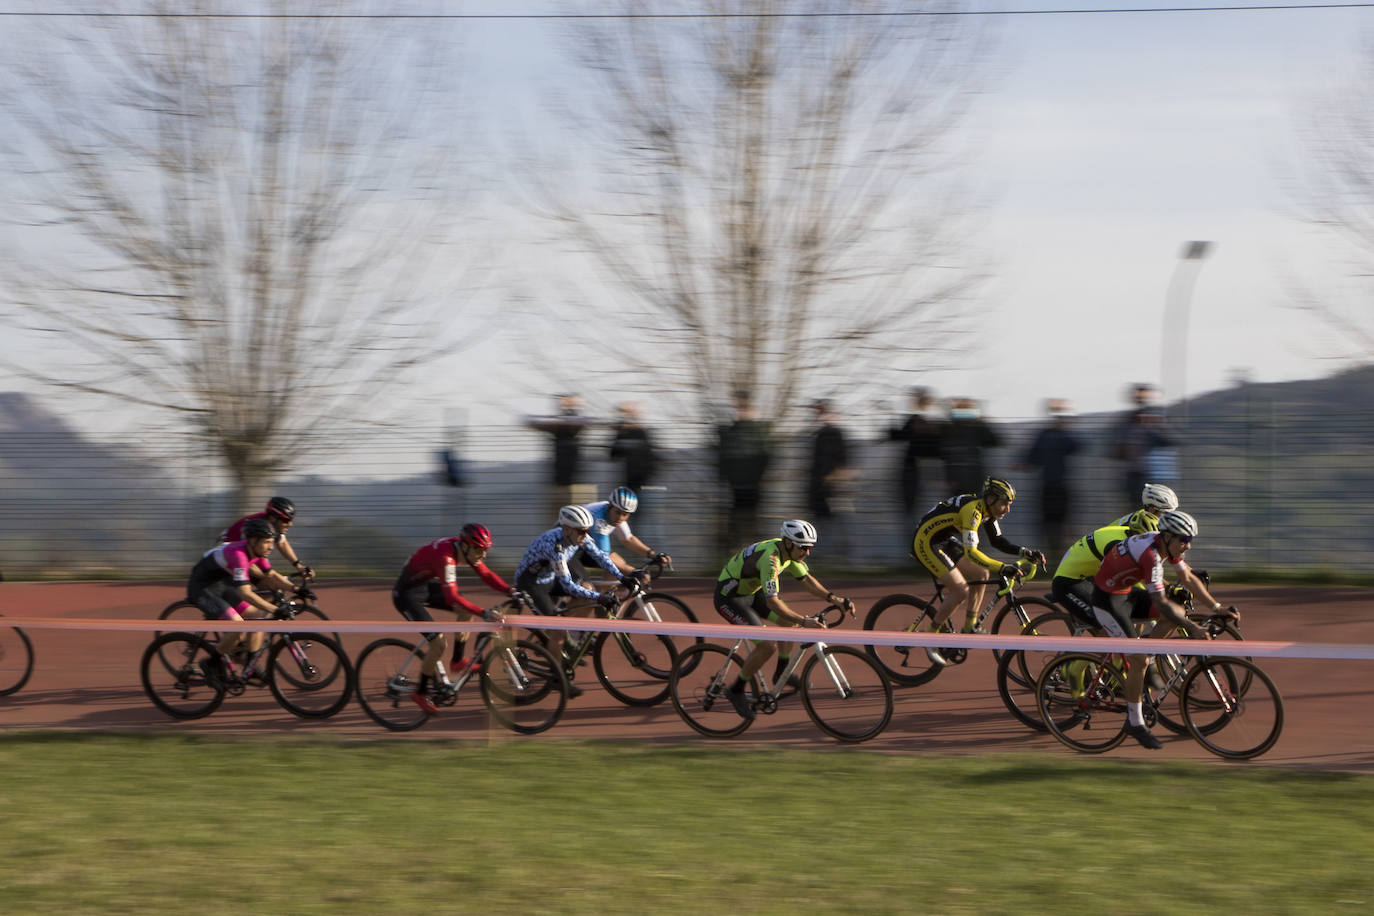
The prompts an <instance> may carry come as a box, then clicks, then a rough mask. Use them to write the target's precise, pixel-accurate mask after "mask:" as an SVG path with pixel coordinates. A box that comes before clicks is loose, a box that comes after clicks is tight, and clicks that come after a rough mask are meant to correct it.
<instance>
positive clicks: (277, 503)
mask: <svg viewBox="0 0 1374 916" xmlns="http://www.w3.org/2000/svg"><path fill="white" fill-rule="evenodd" d="M267 514H268V515H275V516H276V517H277V518H279V519H282V520H283V521H288V522H289V521H291V520H292V519H294V518H295V517H296V504H295V503H293V502H292V501H291V500H289V499H287V498H286V497H285V496H273V497H272V498H271V499H269V500H268V501H267Z"/></svg>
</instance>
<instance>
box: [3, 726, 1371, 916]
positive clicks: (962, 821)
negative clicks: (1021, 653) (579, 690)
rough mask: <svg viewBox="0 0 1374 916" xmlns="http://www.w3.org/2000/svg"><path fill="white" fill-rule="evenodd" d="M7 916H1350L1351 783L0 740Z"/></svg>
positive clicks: (71, 738)
mask: <svg viewBox="0 0 1374 916" xmlns="http://www.w3.org/2000/svg"><path fill="white" fill-rule="evenodd" d="M0 773H3V780H4V795H3V802H0V811H3V830H0V901H3V908H4V910H5V911H6V912H10V913H50V912H63V913H131V914H134V913H137V914H144V913H179V914H184V913H235V914H242V913H282V914H296V913H323V912H331V913H382V912H386V913H400V912H429V913H456V912H471V913H521V914H537V913H588V914H600V913H720V914H733V913H780V914H781V913H797V912H803V911H804V912H808V913H815V912H862V913H1040V912H1053V913H1056V914H1073V913H1083V912H1088V911H1095V912H1102V913H1209V912H1222V911H1229V912H1232V913H1255V912H1283V913H1330V912H1346V911H1348V912H1368V911H1369V910H1370V909H1371V908H1374V866H1371V861H1372V860H1374V778H1372V777H1369V776H1362V775H1347V774H1331V773H1311V772H1285V771H1276V770H1264V769H1257V768H1256V769H1247V768H1245V767H1244V766H1226V765H1215V766H1196V765H1185V764H1173V763H1166V764H1131V763H1128V762H1122V761H1113V760H1110V759H1106V758H1063V757H1054V758H1048V757H1047V758H1035V757H989V758H981V759H980V758H967V757H963V758H949V759H931V758H927V757H919V758H918V757H909V756H898V755H881V754H876V753H865V752H863V751H862V750H859V751H855V750H854V749H846V748H836V749H831V750H826V751H817V752H798V751H777V750H745V749H738V748H721V747H706V746H691V747H682V746H674V747H654V748H646V747H641V746H637V745H632V744H587V745H580V744H572V743H568V742H558V743H539V742H519V741H511V742H509V743H505V744H500V745H496V746H487V745H485V744H458V743H450V742H406V743H405V744H401V743H398V742H387V741H376V742H346V743H345V742H339V743H324V742H312V741H306V740H282V739H274V740H230V741H215V740H197V739H191V738H182V737H164V736H156V737H125V736H99V735H97V736H79V735H67V734H62V735H33V734H25V735H20V736H14V735H11V736H6V737H3V738H0Z"/></svg>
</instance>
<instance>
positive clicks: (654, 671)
mask: <svg viewBox="0 0 1374 916" xmlns="http://www.w3.org/2000/svg"><path fill="white" fill-rule="evenodd" d="M663 565H664V564H663V563H662V562H661V561H659V560H657V559H656V560H655V561H653V562H651V563H649V564H648V565H647V566H645V567H644V568H645V569H646V570H651V571H650V573H649V577H650V580H651V581H652V578H653V576H654V575H655V573H654V572H652V569H653V568H654V567H655V566H656V567H657V568H658V569H659V570H660V571H661V570H662V569H663ZM620 587H622V588H624V586H620ZM560 604H561V606H562V607H563V608H564V609H579V608H584V607H587V606H588V605H586V604H582V603H576V604H573V603H570V602H568V601H567V600H566V599H564V600H563V601H562V602H560ZM665 612H666V613H667V614H668V616H669V619H676V620H681V621H683V622H688V623H696V615H695V614H694V613H693V612H692V609H691V608H689V607H687V605H686V604H684V603H683V602H682V601H680V600H679V599H677V598H674V597H673V596H672V595H665V594H663V593H661V592H645V591H644V589H643V588H642V587H640V586H635V587H630V588H626V596H625V598H624V599H623V600H622V601H620V602H619V603H618V604H617V605H616V606H615V607H614V608H612V609H610V610H606V609H604V608H601V607H596V608H595V610H594V613H595V614H596V616H597V617H598V618H599V619H606V620H649V621H653V622H656V623H657V622H662V621H663V619H664V614H665ZM526 634H527V635H526V636H525V638H526V639H529V640H531V641H536V642H539V643H540V644H541V645H543V646H545V647H547V646H548V644H549V641H548V634H547V632H546V631H545V630H544V629H538V630H526ZM680 639H682V640H683V641H684V642H688V643H703V642H705V640H703V639H701V638H700V637H697V638H696V639H695V640H693V638H692V637H680ZM588 653H591V657H592V665H593V670H594V671H595V672H596V679H597V681H598V682H599V683H600V684H601V686H602V687H604V688H606V692H607V693H609V694H610V695H611V696H612V697H614V698H615V699H616V700H617V701H619V702H620V703H623V704H625V705H626V706H636V707H649V706H657V705H658V704H659V703H662V702H663V701H664V700H666V699H667V698H668V681H669V679H670V678H671V677H672V674H673V668H674V665H675V664H676V662H677V659H678V657H679V652H678V649H677V644H676V643H675V642H674V638H673V637H671V636H667V635H664V634H659V633H620V632H593V631H580V632H579V631H569V632H568V633H567V635H566V637H565V638H564V640H563V651H562V653H561V659H560V661H561V664H562V668H563V673H564V676H565V677H567V679H568V683H569V684H571V683H572V682H573V680H574V678H575V676H576V673H577V669H578V667H579V666H580V665H582V664H583V661H584V659H585V658H586V656H587V654H588ZM693 664H695V663H693Z"/></svg>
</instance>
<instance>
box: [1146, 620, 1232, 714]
mask: <svg viewBox="0 0 1374 916" xmlns="http://www.w3.org/2000/svg"><path fill="white" fill-rule="evenodd" d="M1188 617H1189V618H1190V619H1191V620H1192V621H1193V622H1194V623H1199V624H1202V625H1204V626H1206V625H1209V624H1210V622H1211V617H1210V616H1209V615H1206V614H1189V615H1188ZM1171 638H1174V639H1187V638H1188V636H1187V634H1180V633H1175V634H1173V637H1171ZM1212 638H1213V639H1214V640H1215V639H1232V640H1239V641H1243V640H1244V639H1245V637H1243V636H1241V635H1240V630H1238V629H1236V627H1235V626H1234V625H1232V624H1229V623H1228V624H1226V625H1225V626H1222V627H1220V628H1218V629H1215V630H1214V631H1213V636H1212ZM1200 657H1201V656H1196V655H1193V656H1179V655H1157V656H1155V660H1154V669H1155V671H1156V672H1157V673H1158V674H1159V676H1160V678H1161V679H1162V680H1163V681H1164V682H1165V683H1166V684H1168V685H1169V688H1170V690H1171V691H1172V692H1173V693H1174V694H1175V695H1180V691H1181V690H1182V687H1183V680H1184V678H1185V677H1186V676H1187V671H1188V668H1190V667H1191V666H1192V664H1193V663H1196V661H1197V660H1198V659H1199V658H1200ZM1243 657H1244V658H1246V659H1247V661H1254V659H1251V658H1249V657H1248V656H1243ZM1237 673H1241V672H1237ZM1252 675H1253V672H1251V671H1248V670H1247V671H1245V672H1244V673H1243V677H1244V681H1243V682H1242V683H1240V684H1238V685H1237V687H1236V691H1237V692H1238V693H1239V694H1240V695H1241V696H1244V695H1245V693H1246V691H1248V690H1249V689H1250V678H1251V677H1252ZM1192 702H1194V703H1198V704H1204V705H1201V706H1200V708H1204V709H1205V708H1207V707H1206V705H1205V704H1207V703H1209V702H1215V701H1213V700H1210V699H1208V698H1206V697H1203V696H1201V695H1199V696H1196V697H1195V698H1194V699H1193V701H1192ZM1211 708H1213V709H1215V708H1216V707H1215V706H1213V707H1211ZM1177 726H1178V727H1177V728H1176V729H1174V730H1175V731H1177V732H1178V733H1179V734H1180V735H1182V734H1185V733H1186V732H1187V729H1186V728H1185V727H1184V725H1183V723H1182V722H1181V721H1180V722H1178V723H1177Z"/></svg>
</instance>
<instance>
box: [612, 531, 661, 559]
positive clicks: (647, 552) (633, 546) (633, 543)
mask: <svg viewBox="0 0 1374 916" xmlns="http://www.w3.org/2000/svg"><path fill="white" fill-rule="evenodd" d="M620 543H622V544H624V545H625V546H626V547H627V548H629V549H630V550H633V551H634V552H635V553H637V554H639V555H640V556H642V557H644V558H645V559H646V560H647V559H649V558H651V557H653V555H654V553H655V550H654V549H653V548H652V547H650V546H649V545H648V544H646V543H644V542H643V541H641V540H640V539H639V538H637V537H635V536H634V535H633V534H631V535H628V536H626V537H623V538H621V539H620Z"/></svg>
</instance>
